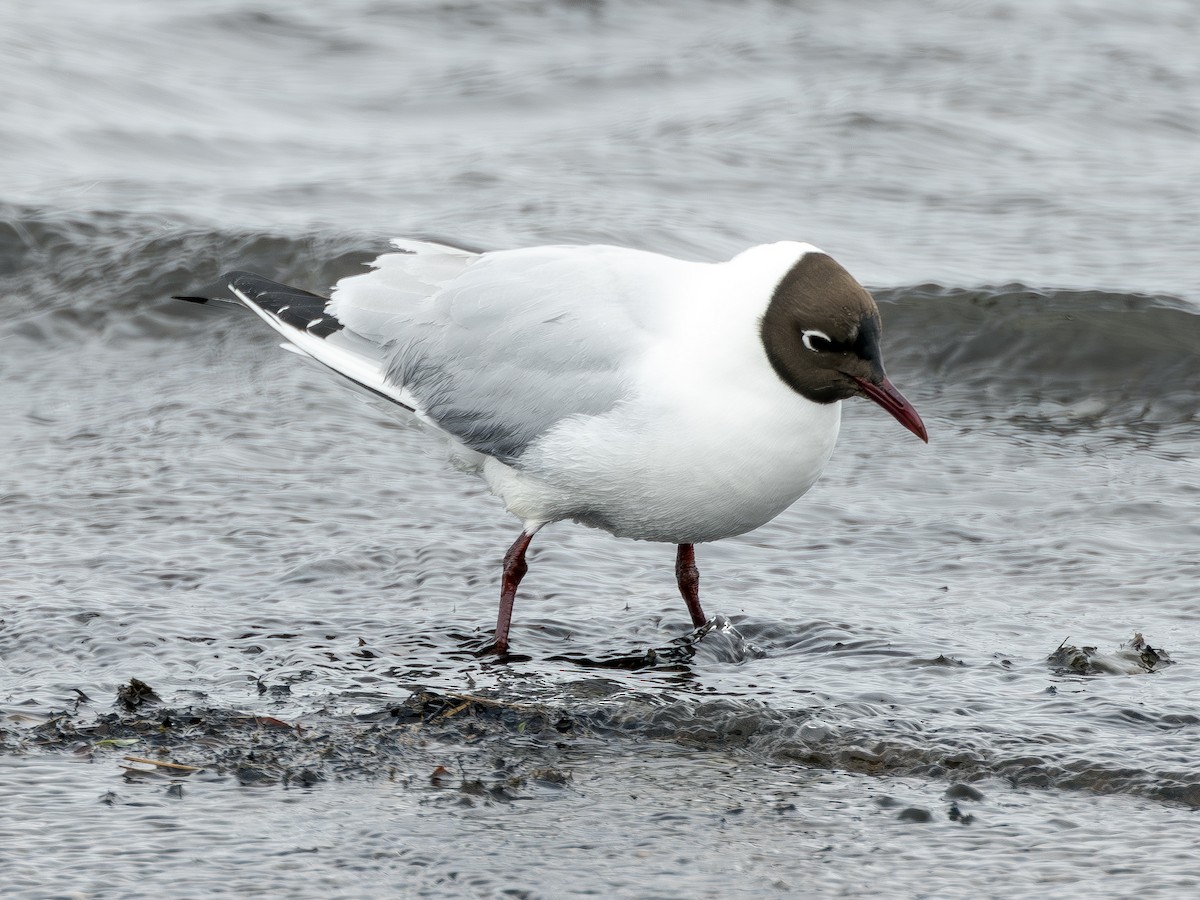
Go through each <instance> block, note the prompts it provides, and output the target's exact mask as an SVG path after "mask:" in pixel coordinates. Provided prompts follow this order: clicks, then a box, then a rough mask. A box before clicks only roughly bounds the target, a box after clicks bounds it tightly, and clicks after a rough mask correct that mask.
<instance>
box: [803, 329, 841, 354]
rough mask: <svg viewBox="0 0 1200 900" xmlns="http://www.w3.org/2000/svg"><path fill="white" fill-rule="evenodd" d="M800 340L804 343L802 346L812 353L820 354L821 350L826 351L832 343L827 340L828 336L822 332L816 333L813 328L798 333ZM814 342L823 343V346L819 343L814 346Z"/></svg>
mask: <svg viewBox="0 0 1200 900" xmlns="http://www.w3.org/2000/svg"><path fill="white" fill-rule="evenodd" d="M800 339H801V340H802V341H804V346H805V347H807V348H808V349H809V350H811V351H812V352H813V353H820V352H821V351H822V350H828V349H829V348H830V347H831V346H832V345H833V341H831V340H830V339H829V335H827V334H826V333H825V332H823V331H818V330H817V329H815V328H808V329H806V330H804V331H802V332H800ZM814 340H815V341H818V342H821V341H823V342H824V346H821V344H820V343H817V344H816V345H814V344H813V341H814Z"/></svg>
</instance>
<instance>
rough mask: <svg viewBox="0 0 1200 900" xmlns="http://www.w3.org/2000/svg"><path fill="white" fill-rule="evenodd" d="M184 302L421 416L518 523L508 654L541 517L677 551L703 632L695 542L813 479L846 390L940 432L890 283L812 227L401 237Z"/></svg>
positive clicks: (918, 431)
mask: <svg viewBox="0 0 1200 900" xmlns="http://www.w3.org/2000/svg"><path fill="white" fill-rule="evenodd" d="M175 299H180V300H187V301H191V302H194V303H209V302H213V301H215V302H225V303H229V304H235V305H240V306H244V307H245V308H246V309H248V310H250V312H252V313H254V314H255V315H257V316H258V318H260V319H262V321H263V322H265V323H266V324H267V325H268V326H270V327H271V328H273V329H274V330H275V331H276V332H278V333H279V334H280V335H282V336H283V337H284V338H285V339H286V343H285V344H284V345H283V347H284V349H289V350H293V351H294V352H296V353H299V354H300V355H302V356H305V357H309V358H311V359H312V360H315V361H317V362H318V363H321V364H322V365H323V366H325V367H327V368H328V369H330V370H332V371H333V372H334V373H337V374H338V375H340V376H342V377H343V378H345V379H348V380H349V381H351V382H354V383H355V384H357V385H358V386H360V387H361V388H364V389H366V390H367V391H368V392H370V393H372V394H374V395H377V396H378V397H381V398H383V399H385V400H387V401H389V402H390V403H392V404H395V405H396V406H398V407H401V408H402V409H403V410H406V411H407V414H409V415H411V416H415V417H416V418H417V419H418V420H420V422H422V423H423V424H424V426H425V427H426V428H427V429H428V430H430V431H432V432H433V433H435V434H436V435H438V436H440V437H441V438H442V439H443V440H444V441H445V444H446V445H447V448H448V451H449V454H448V455H449V456H450V458H451V460H452V461H453V462H454V463H455V464H456V465H457V466H459V467H460V468H464V469H466V470H467V471H469V472H471V473H474V474H475V475H478V476H479V477H481V478H482V479H483V480H484V482H486V484H487V487H488V488H489V489H490V491H491V492H492V493H493V494H495V495H496V496H497V497H499V498H500V500H501V501H502V502H503V504H504V506H505V507H506V509H507V510H508V512H510V513H512V514H513V515H515V516H516V517H517V518H518V519H520V520H521V523H522V528H521V532H520V534H519V536H518V537H517V538H516V540H515V541H514V542H513V544H512V546H511V547H509V549H508V551H507V553H506V554H505V555H504V561H503V567H502V570H501V574H500V605H499V611H498V614H497V619H496V629H495V633H494V640H493V642H492V644H491V645H490V647H489V648H488V649H489V650H490V651H493V652H495V653H497V654H500V655H504V654H507V653H508V652H509V646H510V640H509V632H510V627H511V622H512V612H513V604H514V601H515V599H516V595H517V589H518V587H519V585H520V584H521V581H522V579H523V578H524V576H525V574H526V572H527V571H528V564H527V562H526V558H525V557H526V551H527V550H528V548H529V546H530V542H531V541H532V540H533V537H534V535H536V534H537V533H538V532H539V531H540V530H541V529H542V528H543V527H544V526H546V525H548V524H550V523H552V522H559V521H563V520H573V521H575V522H578V523H581V524H583V525H588V526H593V527H596V528H600V529H603V530H605V531H607V532H610V533H611V534H613V535H615V536H617V537H620V538H632V539H636V540H644V541H657V542H663V543H670V544H674V545H675V546H676V559H675V577H676V582H677V584H678V588H679V592H680V594H681V595H682V597H683V600H684V603H685V604H686V606H687V609H688V613H689V615H690V616H691V620H692V624H693V626H694V627H695V628H696V629H697V630H699V629H702V628H704V626H705V625H707V624H708V618H707V616H706V615H705V614H704V611H703V609H702V607H701V604H700V597H699V570H698V567H697V565H696V560H695V545H696V544H699V543H704V542H709V541H716V540H721V539H723V538H728V537H732V536H734V535H739V534H744V533H746V532H748V531H752V530H754V529H756V528H758V527H760V526H762V525H764V524H766V523H767V522H769V521H770V520H772V519H774V518H775V517H776V516H778V515H779V514H780V513H781V512H783V511H784V510H785V509H787V508H788V507H790V506H791V505H792V504H793V503H794V502H795V501H796V500H797V499H799V498H800V497H801V496H802V495H803V494H804V493H805V492H807V491H808V490H809V488H810V487H812V485H813V483H814V482H816V480H817V478H818V477H819V476H820V474H821V471H822V470H823V469H824V467H825V464H826V462H827V461H828V460H829V458H830V456H831V454H832V452H833V449H834V443H835V442H836V440H837V436H838V430H839V426H840V421H841V404H842V401H843V400H848V399H850V398H852V397H864V398H866V399H868V400H871V401H874V402H875V403H876V404H878V405H879V406H881V407H882V408H883V409H884V410H886V411H887V412H888V413H890V414H891V415H892V416H893V417H894V418H895V419H896V420H897V421H898V422H899V423H900V424H901V425H903V426H904V427H905V428H906V429H908V430H909V431H911V432H912V433H913V434H915V435H916V436H917V437H919V438H920V439H921V440H922V441H925V442H926V443H928V440H929V437H928V433H927V431H926V428H925V425H924V423H923V422H922V420H921V417H920V416H919V415H918V413H917V411H916V409H915V408H914V407H913V406H912V404H911V403H909V401H908V400H907V399H906V398H905V397H904V395H903V394H901V393H900V391H899V390H898V389H897V388H896V387H895V386H894V385H893V384H892V382H891V381H890V379H889V378H888V377H887V375H886V374H885V371H884V367H883V360H882V356H881V351H880V338H881V335H882V330H881V321H880V315H879V309H878V307H877V306H876V304H875V301H874V299H873V298H872V296H871V294H870V293H869V292H868V291H867V290H866V289H865V288H863V287H862V285H860V284H859V283H858V282H857V281H856V280H855V279H854V277H853V276H851V275H850V273H849V272H847V271H846V269H845V268H843V267H842V266H841V265H840V264H839V263H838V262H836V261H835V260H834V259H833V257H832V256H830V255H829V254H827V253H825V252H823V251H822V250H820V249H818V248H817V247H815V246H813V245H812V244H808V243H802V242H798V241H779V242H776V243H771V244H762V245H758V246H754V247H751V248H749V249H747V250H744V251H742V252H741V253H738V254H737V255H735V256H733V257H732V258H731V259H729V260H726V261H722V262H694V261H688V260H682V259H676V258H673V257H670V256H665V255H662V254H658V253H654V252H650V251H645V250H637V249H631V248H626V247H618V246H610V245H600V244H595V245H550V246H537V247H524V248H516V249H501V250H492V251H475V250H468V249H463V248H460V247H457V246H454V245H452V244H450V243H441V242H435V241H426V240H408V239H398V240H394V241H392V242H391V247H390V249H389V250H388V252H385V253H383V254H382V255H380V256H379V257H378V258H377V259H375V261H374V262H373V263H370V264H369V270H368V271H366V272H364V273H359V274H356V275H351V276H348V277H345V278H342V279H341V280H340V281H338V282H337V283H336V284H335V285H334V286H333V288H332V290H331V292H330V295H329V297H323V296H321V295H319V294H314V293H311V292H309V291H306V290H301V289H299V288H295V287H290V286H288V285H286V284H281V283H279V282H275V281H272V280H270V279H268V278H265V277H263V276H261V275H257V274H254V273H252V272H247V271H231V272H228V273H226V274H224V275H222V276H221V277H220V279H219V280H218V282H217V284H216V287H215V288H214V289H210V290H205V291H204V292H203V293H201V294H192V295H177V296H176V298H175Z"/></svg>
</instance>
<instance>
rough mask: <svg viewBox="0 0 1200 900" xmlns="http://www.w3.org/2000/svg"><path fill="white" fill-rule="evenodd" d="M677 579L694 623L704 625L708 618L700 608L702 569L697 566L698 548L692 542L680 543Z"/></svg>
mask: <svg viewBox="0 0 1200 900" xmlns="http://www.w3.org/2000/svg"><path fill="white" fill-rule="evenodd" d="M675 580H676V581H677V582H679V593H681V594H683V602H684V603H686V604H687V608H688V612H689V613H691V614H692V625H693V626H695V627H696V628H701V627H703V626H704V624H705V623H706V622H708V619H707V618H706V617H705V615H704V610H702V609H701V608H700V570H699V569H697V568H696V548H695V546H694V545H692V544H680V545H679V552H678V553H677V554H676V556H675Z"/></svg>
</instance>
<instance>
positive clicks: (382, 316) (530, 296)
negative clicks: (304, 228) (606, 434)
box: [328, 242, 663, 465]
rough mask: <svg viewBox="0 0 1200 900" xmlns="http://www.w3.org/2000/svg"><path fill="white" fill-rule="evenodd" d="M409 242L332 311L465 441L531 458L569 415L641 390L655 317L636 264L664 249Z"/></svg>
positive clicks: (591, 411)
mask: <svg viewBox="0 0 1200 900" xmlns="http://www.w3.org/2000/svg"><path fill="white" fill-rule="evenodd" d="M397 246H398V247H400V249H401V251H402V252H400V253H394V254H388V255H386V256H383V257H381V258H380V259H379V260H377V261H376V263H375V266H376V268H375V270H374V271H372V272H369V273H367V274H365V275H359V276H355V277H353V278H347V279H344V280H343V281H341V282H339V284H338V285H337V287H336V289H335V291H334V293H333V296H332V299H331V300H330V303H329V307H328V311H329V312H330V313H331V314H332V315H334V316H335V317H336V318H337V319H338V321H340V322H341V323H342V324H343V326H344V327H345V328H346V329H349V330H351V331H352V332H355V333H357V334H359V335H361V336H363V337H365V338H367V339H369V340H370V341H371V342H373V343H375V344H377V345H378V346H380V347H382V349H383V354H382V356H383V359H384V360H385V370H384V376H383V377H384V380H385V382H386V383H387V384H388V385H390V386H392V388H393V389H394V390H395V391H396V392H397V393H396V395H397V396H398V397H402V398H403V402H406V403H408V404H409V405H411V406H414V407H415V408H416V409H417V410H418V411H419V412H420V413H421V414H423V415H424V416H426V417H428V418H429V419H430V420H432V421H433V422H434V423H436V424H437V425H438V426H439V427H440V428H442V429H443V430H445V431H447V432H448V433H450V434H451V435H453V436H454V437H455V438H456V439H458V440H459V441H461V442H462V443H463V444H465V445H466V446H468V447H470V448H472V449H473V450H477V451H479V452H481V453H485V454H487V455H489V456H493V457H496V458H498V459H500V460H502V461H504V462H507V463H510V464H514V465H519V459H520V456H521V454H522V453H523V452H524V450H525V449H526V447H528V446H529V444H530V443H531V442H532V441H534V440H536V439H537V438H538V437H539V436H540V435H542V434H544V433H545V432H546V431H547V430H548V429H549V428H551V427H552V426H553V425H554V424H555V423H556V422H559V421H561V420H563V419H565V418H568V417H570V416H575V415H598V414H600V413H603V412H605V411H607V410H609V409H611V408H612V407H613V406H614V405H615V404H616V403H617V402H619V401H620V400H621V399H622V398H624V397H626V396H628V394H629V390H630V381H631V377H632V376H631V373H630V365H631V363H632V362H633V361H634V360H636V359H637V358H638V357H639V355H640V354H641V353H642V351H643V348H644V347H645V345H646V343H647V341H648V339H649V337H650V330H651V327H650V323H651V321H652V319H653V315H652V314H651V311H648V310H647V309H645V307H644V306H643V305H642V304H639V302H638V292H637V290H636V287H635V283H636V282H634V281H632V280H631V279H630V277H629V273H630V271H631V270H633V271H636V270H637V269H639V268H641V267H644V266H647V265H649V266H653V265H654V261H655V260H662V259H663V258H662V257H655V256H653V255H652V254H645V253H640V252H639V251H632V250H624V249H621V248H616V247H540V248H534V249H530V250H513V251H501V252H496V253H486V254H472V253H468V252H466V251H460V250H454V249H452V248H447V247H440V246H437V245H429V244H417V243H412V242H397Z"/></svg>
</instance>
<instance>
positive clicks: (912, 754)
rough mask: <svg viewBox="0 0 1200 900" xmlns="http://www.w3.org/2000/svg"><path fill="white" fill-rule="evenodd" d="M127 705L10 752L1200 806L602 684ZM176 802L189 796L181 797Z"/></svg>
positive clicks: (120, 763) (785, 716)
mask: <svg viewBox="0 0 1200 900" xmlns="http://www.w3.org/2000/svg"><path fill="white" fill-rule="evenodd" d="M1155 653H1161V651H1155ZM146 687H147V690H149V691H150V692H151V693H153V690H152V689H150V688H148V686H146ZM136 693H137V694H138V696H142V697H143V698H144V697H145V696H148V695H147V694H146V691H141V690H139V691H138V692H136ZM124 694H125V688H122V692H121V693H120V694H119V698H120V699H118V700H117V702H115V703H114V704H113V707H112V711H110V712H105V713H100V714H96V713H95V712H94V711H90V710H86V709H84V710H82V711H81V710H80V709H79V707H78V706H76V708H74V709H72V710H63V711H60V712H58V713H57V714H55V715H52V716H51V717H49V718H44V719H38V720H34V719H33V717H20V719H17V718H10V721H8V722H0V754H10V755H12V754H28V753H33V752H38V751H42V752H46V751H50V752H62V753H71V754H74V755H76V756H78V757H82V758H86V759H90V760H94V761H97V762H108V763H110V764H111V765H113V767H114V774H117V773H118V772H121V771H123V773H124V775H125V777H126V778H127V779H132V780H138V781H142V782H153V781H155V780H161V781H163V782H164V784H166V783H172V784H180V783H189V782H196V781H198V780H206V781H212V780H222V779H227V780H232V781H234V782H235V783H237V784H240V785H243V786H246V787H258V786H277V787H278V786H281V787H285V788H297V787H298V788H317V787H319V786H321V785H322V784H325V783H329V782H336V781H339V780H347V779H364V780H386V781H390V782H394V783H400V784H402V785H404V786H406V787H408V788H411V789H412V790H420V791H432V792H433V794H432V796H431V797H430V799H429V800H428V801H427V802H431V803H452V804H454V805H467V806H470V805H475V804H479V803H485V804H491V803H506V802H509V801H511V800H514V799H519V798H521V797H522V796H527V795H528V794H530V793H531V792H544V791H562V790H569V789H570V786H571V784H572V781H573V774H572V773H573V771H574V770H576V769H577V768H578V767H579V766H581V765H588V764H589V763H588V762H587V761H589V760H590V761H592V762H593V763H595V764H603V763H602V760H603V759H604V758H606V756H608V755H611V754H619V755H622V756H627V755H629V754H633V755H637V754H640V753H643V752H645V748H646V747H647V745H648V744H650V743H651V742H655V743H658V744H661V745H662V746H664V747H669V748H674V750H677V751H684V752H686V751H688V750H693V749H694V750H696V751H698V752H706V751H708V752H711V751H717V752H720V753H722V754H725V755H729V756H732V757H734V758H744V759H746V760H748V761H751V762H753V763H754V764H756V765H766V766H771V767H775V768H778V769H781V770H783V769H788V768H796V769H803V770H817V771H841V772H855V773H859V774H864V775H884V776H906V777H919V778H931V779H937V780H944V781H946V782H948V784H949V787H948V788H947V790H946V793H945V795H944V799H945V800H946V801H947V804H948V807H949V812H948V813H947V814H948V815H949V817H950V820H951V821H955V822H958V823H960V824H968V823H969V822H970V821H971V813H968V812H966V811H965V809H964V807H963V804H964V803H970V802H973V801H975V802H977V801H979V800H982V799H983V797H984V794H983V792H982V791H981V790H979V789H978V788H976V787H973V786H972V785H975V784H978V783H980V782H981V781H983V780H985V779H992V778H1000V779H1004V780H1006V781H1008V782H1009V783H1011V784H1012V785H1014V786H1020V787H1025V788H1048V789H1061V790H1080V791H1089V792H1096V793H1131V794H1137V795H1140V796H1143V797H1147V798H1152V799H1157V800H1166V801H1171V802H1178V803H1183V804H1186V805H1188V806H1192V807H1196V808H1200V781H1197V779H1196V778H1195V777H1194V775H1193V774H1192V773H1189V772H1186V771H1180V772H1175V773H1163V772H1149V771H1141V770H1137V769H1129V768H1122V769H1119V770H1118V769H1109V768H1106V767H1105V766H1103V765H1101V764H1098V763H1096V762H1095V761H1094V760H1088V759H1082V758H1080V759H1072V758H1061V759H1053V758H1050V757H1047V756H1046V755H1044V754H1042V753H1040V752H1039V753H1037V754H1029V755H1020V754H1019V752H1018V753H1012V752H1009V753H1004V752H1000V753H997V752H996V751H994V750H989V749H987V748H985V747H983V746H967V745H950V744H947V743H945V742H944V741H939V742H930V741H927V740H923V739H920V738H919V737H913V736H905V735H900V734H894V733H889V734H884V735H876V736H873V737H872V736H869V735H866V734H862V733H857V732H855V731H854V730H853V729H850V728H832V729H829V728H825V729H816V730H814V729H811V728H806V727H805V726H806V725H807V724H810V720H811V715H812V713H811V711H807V710H790V711H784V710H777V709H772V708H770V707H768V706H765V705H763V704H759V703H755V702H753V701H738V700H731V699H725V698H704V699H696V698H674V699H671V698H667V697H664V696H663V695H661V694H660V693H657V692H656V693H653V694H646V695H642V694H638V693H635V692H631V691H628V690H627V689H624V688H622V687H621V686H620V685H619V684H618V683H616V682H605V681H603V680H599V679H596V678H588V679H584V680H582V681H580V682H578V683H575V684H568V685H560V686H559V688H558V690H556V692H555V693H554V694H553V696H552V697H549V698H547V697H544V696H538V695H536V694H533V695H514V694H513V693H512V692H511V689H510V690H509V691H506V692H501V691H498V690H489V691H480V692H472V693H459V692H454V691H446V690H440V691H435V690H429V689H425V688H416V689H413V690H411V692H410V693H409V694H408V695H407V696H406V697H405V698H404V699H403V700H401V701H399V702H392V703H386V702H381V703H380V704H379V705H378V706H377V707H376V708H374V709H372V710H370V711H366V712H363V713H360V714H358V715H347V714H333V713H324V714H321V713H314V714H311V715H306V716H305V717H304V719H303V721H301V722H290V721H286V720H284V719H281V718H277V717H274V716H270V715H262V714H253V713H248V712H243V711H238V710H230V709H214V708H210V707H203V706H190V707H170V706H168V705H166V704H165V703H164V702H162V701H161V700H160V701H158V702H146V701H145V700H144V699H143V702H141V703H138V704H136V705H134V706H132V707H131V706H130V705H128V704H127V703H125V702H124ZM30 721H33V722H34V724H29V722H30ZM18 722H19V724H17V723H18ZM180 790H181V789H180ZM172 796H175V797H176V798H177V799H179V798H180V797H181V796H182V795H181V794H180V792H179V790H177V791H176V793H175V794H173V795H172ZM937 818H940V815H939V816H937ZM914 821H916V820H914Z"/></svg>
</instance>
